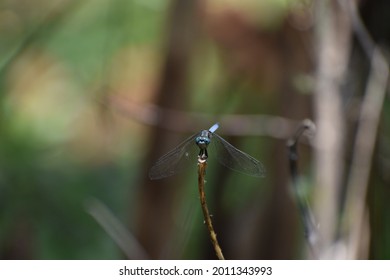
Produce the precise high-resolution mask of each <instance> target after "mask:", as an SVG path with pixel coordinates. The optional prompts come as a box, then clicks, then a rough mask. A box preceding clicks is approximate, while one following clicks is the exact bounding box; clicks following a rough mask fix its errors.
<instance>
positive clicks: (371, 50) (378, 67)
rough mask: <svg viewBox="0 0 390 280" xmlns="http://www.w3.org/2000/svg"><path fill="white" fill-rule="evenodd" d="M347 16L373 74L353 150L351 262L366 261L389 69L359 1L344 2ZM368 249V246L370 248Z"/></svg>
mask: <svg viewBox="0 0 390 280" xmlns="http://www.w3.org/2000/svg"><path fill="white" fill-rule="evenodd" d="M342 2H343V5H344V6H343V7H344V8H345V10H346V13H347V14H348V16H349V17H350V18H351V20H352V24H353V25H352V26H353V29H354V32H355V34H356V35H357V38H358V40H359V42H360V44H361V45H362V46H363V49H364V51H365V53H366V55H367V57H368V58H369V59H370V60H371V70H370V75H369V77H368V81H367V87H366V90H365V93H364V97H363V102H362V106H361V111H360V116H359V120H358V129H357V134H356V141H355V146H354V149H353V153H352V154H353V157H352V165H351V171H350V174H349V178H348V184H347V196H346V208H345V219H344V221H345V224H344V230H345V231H346V243H347V248H348V251H347V257H348V258H351V259H355V258H359V257H362V258H366V257H367V256H359V252H360V251H363V252H367V251H368V250H367V249H366V248H361V242H360V241H361V240H362V238H363V236H362V234H363V232H365V230H364V228H363V227H364V224H365V223H364V221H365V219H367V213H365V210H366V195H367V188H368V183H369V182H368V181H369V176H370V170H371V162H372V157H373V153H374V148H375V142H376V137H377V130H378V124H379V119H380V115H381V112H382V106H383V102H384V99H385V95H386V90H387V87H388V83H389V65H388V63H387V61H386V58H385V57H384V55H383V54H382V52H381V51H380V49H379V48H378V47H377V46H376V45H375V43H374V41H373V40H372V38H371V36H370V34H369V33H368V32H367V29H366V28H365V26H364V24H363V21H362V20H361V18H360V16H359V13H358V11H357V6H356V2H355V1H342ZM366 246H367V244H366Z"/></svg>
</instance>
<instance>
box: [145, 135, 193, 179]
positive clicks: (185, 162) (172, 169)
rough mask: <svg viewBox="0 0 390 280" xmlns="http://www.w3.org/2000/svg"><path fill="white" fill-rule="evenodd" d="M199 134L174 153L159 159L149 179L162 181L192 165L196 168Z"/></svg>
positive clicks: (175, 149)
mask: <svg viewBox="0 0 390 280" xmlns="http://www.w3.org/2000/svg"><path fill="white" fill-rule="evenodd" d="M198 134H199V133H197V134H194V135H192V136H191V137H189V138H187V139H186V140H185V141H183V142H182V143H181V144H179V145H178V146H177V147H176V148H174V149H173V150H172V151H170V152H168V153H167V154H165V155H164V156H162V157H161V158H159V159H158V160H157V161H156V163H155V164H154V165H153V166H152V168H151V169H150V170H149V178H150V179H152V180H156V179H161V178H165V177H169V176H172V175H174V174H177V173H179V172H181V171H183V170H184V169H186V168H187V167H189V166H191V165H193V166H194V167H196V164H197V156H198V153H199V148H198V147H197V145H196V143H195V140H194V139H195V137H196V136H198Z"/></svg>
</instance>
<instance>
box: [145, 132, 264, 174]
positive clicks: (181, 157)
mask: <svg viewBox="0 0 390 280" xmlns="http://www.w3.org/2000/svg"><path fill="white" fill-rule="evenodd" d="M218 127H219V125H218V124H214V125H213V126H212V127H211V128H210V129H209V130H202V131H201V132H199V133H196V134H194V135H192V136H191V137H189V138H187V139H186V140H185V141H184V142H182V143H181V144H179V145H178V146H177V147H176V148H174V149H173V150H172V151H170V152H168V153H167V154H166V155H164V156H162V157H161V158H159V159H158V160H157V161H156V163H155V164H154V165H153V166H152V168H151V169H150V171H149V178H150V179H152V180H155V179H161V178H165V177H168V176H171V175H174V174H177V173H179V172H181V171H182V170H184V169H186V168H187V167H190V166H193V167H194V168H195V167H196V164H197V159H198V157H199V158H202V159H207V158H208V148H210V147H211V149H210V153H211V154H213V155H215V157H216V158H217V160H218V161H219V163H221V164H222V165H224V166H226V167H228V168H230V169H232V170H235V171H238V172H241V173H244V174H247V175H250V176H255V177H264V176H265V168H264V166H263V164H262V163H261V162H260V161H258V160H257V159H255V158H253V157H251V156H250V155H248V154H246V153H244V152H242V151H240V150H239V149H237V148H235V147H234V146H233V145H232V144H230V143H229V142H227V141H226V140H225V139H223V138H222V137H221V136H219V135H218V134H216V133H215V131H216V130H217V129H218ZM194 142H195V143H194ZM209 146H210V147H209Z"/></svg>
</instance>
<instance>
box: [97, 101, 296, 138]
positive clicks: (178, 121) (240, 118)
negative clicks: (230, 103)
mask: <svg viewBox="0 0 390 280" xmlns="http://www.w3.org/2000/svg"><path fill="white" fill-rule="evenodd" d="M99 102H100V103H102V105H107V106H111V108H113V109H114V110H115V111H116V112H118V113H120V114H122V115H123V116H125V117H128V118H131V119H133V120H135V121H137V122H139V123H142V124H145V125H151V126H158V127H161V128H164V129H165V130H169V131H174V132H180V133H187V132H192V129H191V127H193V124H194V123H198V124H199V126H200V127H202V126H206V125H208V124H209V120H210V119H213V118H214V117H215V115H212V114H207V113H197V112H183V111H179V110H173V109H167V108H162V107H158V106H155V105H152V104H148V103H137V102H134V101H132V100H130V99H128V98H126V97H125V96H124V94H114V93H112V94H110V95H109V97H108V98H107V99H105V100H100V101H99ZM218 120H219V121H220V122H223V124H224V133H225V134H227V135H256V136H258V135H261V136H269V137H272V138H276V139H283V140H286V139H288V138H289V137H290V135H291V134H292V133H293V132H294V129H295V127H296V126H297V124H298V122H297V121H295V120H292V119H288V118H284V117H280V116H272V115H258V114H257V115H249V114H246V115H243V114H226V115H218Z"/></svg>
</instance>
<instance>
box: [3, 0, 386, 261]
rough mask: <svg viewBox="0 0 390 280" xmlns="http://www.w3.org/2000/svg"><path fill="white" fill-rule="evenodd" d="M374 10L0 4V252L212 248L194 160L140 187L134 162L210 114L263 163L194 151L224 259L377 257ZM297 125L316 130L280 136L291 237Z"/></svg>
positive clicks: (382, 122)
mask: <svg viewBox="0 0 390 280" xmlns="http://www.w3.org/2000/svg"><path fill="white" fill-rule="evenodd" d="M328 4H329V5H328ZM389 5H390V3H389V2H388V1H384V0H383V1H348V0H345V1H317V2H316V1H310V0H278V1H270V0H268V1H267V0H244V1H233V0H224V1H223V0H199V1H196V0H165V1H163V0H147V1H141V0H127V1H125V0H113V1H108V0H94V1H92V0H85V1H74V0H55V1H47V0H36V1H27V0H1V1H0V110H1V111H0V258H2V259H123V258H130V259H145V258H151V259H215V258H216V257H215V254H214V252H213V248H212V245H211V242H210V240H209V237H208V233H207V230H206V227H205V226H204V224H203V216H202V213H201V208H200V204H199V194H198V190H197V174H196V168H195V169H194V170H188V171H186V172H183V173H181V174H178V175H176V176H173V177H169V178H166V179H162V180H156V181H151V180H150V179H149V178H148V170H149V168H150V167H151V166H152V165H153V163H154V162H155V161H156V160H157V159H158V158H159V157H160V156H161V155H163V154H164V153H166V152H168V151H169V150H170V149H172V148H174V147H175V146H176V145H178V144H179V143H180V142H181V141H183V140H184V139H186V138H187V137H188V136H189V135H191V134H194V133H196V132H198V131H200V130H202V129H207V128H209V127H210V126H211V125H212V124H214V123H215V122H220V125H221V127H220V129H219V130H218V131H217V133H218V134H219V135H221V136H222V137H224V138H225V139H226V140H227V141H229V142H230V143H232V144H233V145H235V146H236V147H238V148H239V149H241V150H243V151H245V152H246V153H249V154H250V155H252V156H253V157H255V158H257V159H259V160H260V161H261V162H262V163H263V164H264V165H265V167H266V170H267V175H266V177H265V178H255V177H250V176H246V175H243V174H240V173H237V172H234V171H231V170H229V169H227V168H225V167H223V166H221V165H219V164H218V163H217V162H213V161H210V162H209V168H208V171H207V184H206V195H207V200H208V204H209V209H210V212H211V213H212V215H213V223H214V226H215V229H216V232H217V235H218V239H219V242H220V245H221V247H222V250H223V252H224V254H225V257H226V258H227V259H306V258H363V259H367V258H371V259H389V258H390V242H389V237H388V236H390V207H389V203H388V201H389V199H390V189H389V187H390V177H389V172H388V171H389V170H390V169H389V168H390V149H389V143H390V133H389V129H388V127H389V122H390V103H389V98H388V97H389V95H388V93H387V91H388V90H387V76H386V75H387V72H386V71H387V70H386V69H387V62H386V59H385V57H386V55H387V53H388V50H389V39H390V25H389V23H388V18H389V15H388V14H389V13H390V6H389ZM354 8H355V10H354ZM334 19H336V20H334ZM335 23H337V24H335ZM377 45H380V46H381V52H380V56H379V59H376V60H375V59H374V58H373V57H377V56H375V54H376V53H377V52H375V51H374V50H377V48H376V46H377ZM332 51H333V52H332ZM329 54H330V58H331V59H327V55H329ZM373 61H374V62H375V61H376V62H378V61H379V62H378V63H379V66H378V67H379V69H385V70H384V71H379V73H382V76H380V75H379V76H378V75H376V74H377V73H378V72H375V71H374V70H375V69H377V68H375V67H374V66H375V65H377V64H374V63H373ZM373 65H374V66H373ZM380 67H382V68H380ZM373 69H374V70H373ZM373 72H374V73H373ZM383 73H384V74H383ZM327 75H328V76H329V77H330V78H329V79H328V78H327V77H328V76H327ZM332 75H333V76H332ZM324 77H325V78H324ZM370 77H373V79H370ZM324 81H325V82H324ZM367 85H371V87H372V88H373V90H371V91H370V87H368V86H367ZM332 92H333V93H334V95H332ZM371 92H374V96H378V95H379V98H377V99H375V97H374V100H377V101H375V102H376V103H375V102H374V103H375V104H376V107H375V106H371V107H370V106H369V105H367V106H366V107H367V108H368V109H367V110H366V111H365V109H364V108H365V105H364V104H366V101H367V104H371V103H369V101H370V100H372V99H370V98H367V96H371V95H370V94H371ZM376 93H378V95H376ZM385 94H387V96H386V95H385ZM323 97H325V99H322V98H323ZM325 105H327V106H328V107H326V106H325ZM334 108H336V109H334ZM334 110H335V111H334ZM364 112H366V113H364ZM375 116H376V117H375ZM307 118H309V119H312V120H313V122H314V123H315V124H316V126H317V130H318V134H317V133H316V132H314V133H312V134H309V135H306V136H305V137H302V139H301V141H300V144H299V146H298V152H299V160H298V165H299V179H298V182H299V183H298V185H299V192H300V195H301V196H303V197H305V198H307V200H308V201H309V205H311V207H312V208H313V213H314V214H313V215H314V218H315V219H316V220H317V218H318V220H319V221H318V222H315V224H316V227H317V228H316V230H317V231H318V234H316V236H317V237H318V238H315V240H309V241H307V239H305V235H304V231H303V229H302V222H301V219H300V214H299V211H298V209H297V206H296V203H295V200H294V195H292V193H293V188H292V183H291V182H292V178H291V175H290V172H289V152H288V149H287V147H286V143H287V140H288V139H289V138H290V137H292V136H293V135H294V133H295V131H296V129H297V127H298V126H299V123H300V122H301V121H302V120H303V119H307ZM366 119H367V120H368V121H367V122H361V120H366ZM364 123H367V124H368V126H366V127H368V128H367V129H368V131H369V132H370V133H365V131H367V130H364V128H365V127H364V126H362V124H364ZM369 129H371V130H369ZM329 131H330V132H329ZM359 135H361V136H360V138H359ZM316 137H320V138H316ZM359 139H360V140H359ZM327 140H329V142H328V143H330V146H329V147H330V148H329V149H330V150H327V149H322V148H323V147H326V145H327V143H326V141H327ZM334 143H336V144H337V143H338V146H337V145H336V146H337V147H336V148H334V146H332V145H333V144H334ZM359 143H363V144H362V145H360V144H359ZM370 143H371V144H370ZM332 147H333V148H332ZM359 147H360V148H359ZM359 151H362V153H363V154H362V157H359V155H360V154H361V153H359ZM364 152H366V153H364ZM209 153H212V150H210V151H209ZM324 155H325V156H324ZM327 155H334V156H333V157H331V158H330V159H329V160H328V161H327ZM323 158H325V159H324V160H323ZM327 168H329V169H330V171H329V172H327ZM359 168H361V169H359ZM362 170H363V171H364V172H365V173H364V172H362ZM356 174H357V176H356ZM361 174H363V175H364V174H366V177H364V178H363V179H362V180H357V181H358V182H360V183H361V185H362V187H361V188H360V189H359V191H356V192H355V191H351V190H353V187H354V186H357V184H354V183H353V182H354V181H353V179H354V178H359V177H358V175H361ZM329 178H330V179H331V180H329ZM351 182H352V183H351ZM349 187H350V189H349ZM351 193H352V195H351ZM349 205H352V206H351V207H352V208H349ZM353 205H355V206H356V207H357V208H353V207H354V206H353ZM349 209H351V211H349ZM354 209H360V210H359V211H360V212H359V211H354ZM324 213H325V214H324ZM350 213H354V214H352V215H351V214H350ZM354 215H356V216H354ZM355 221H359V223H358V224H357V225H356V224H354V222H355ZM323 230H324V231H323ZM354 234H355V235H354ZM356 234H358V235H357V237H356ZM354 240H355V241H354ZM351 244H353V245H351ZM310 245H311V247H315V248H316V251H317V252H316V253H315V254H313V252H311V250H309V249H308V247H310ZM351 248H353V249H354V251H355V253H354V254H352V255H351V254H347V253H345V252H348V251H349V250H350V249H351Z"/></svg>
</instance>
